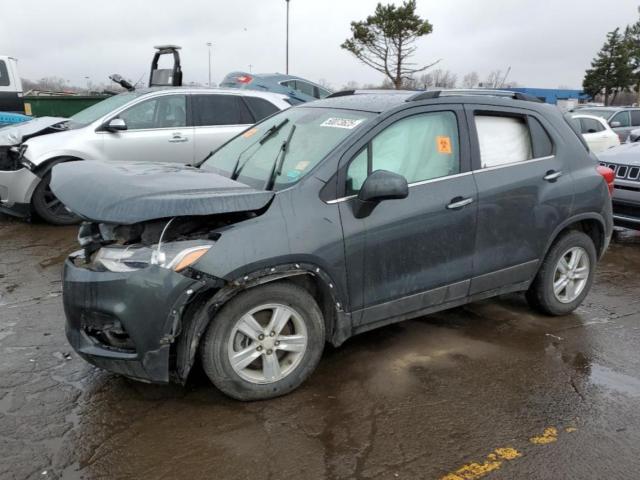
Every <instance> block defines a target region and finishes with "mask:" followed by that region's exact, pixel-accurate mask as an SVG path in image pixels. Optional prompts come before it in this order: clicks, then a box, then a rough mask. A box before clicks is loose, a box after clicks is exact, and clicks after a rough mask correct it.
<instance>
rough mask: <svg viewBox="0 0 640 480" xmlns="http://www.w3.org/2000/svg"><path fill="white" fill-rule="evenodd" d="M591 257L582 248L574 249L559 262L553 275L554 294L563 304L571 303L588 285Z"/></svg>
mask: <svg viewBox="0 0 640 480" xmlns="http://www.w3.org/2000/svg"><path fill="white" fill-rule="evenodd" d="M590 267H591V265H590V262H589V255H588V254H587V252H586V250H585V249H584V248H582V247H572V248H570V249H569V250H567V251H566V252H565V253H564V254H563V255H562V256H561V257H560V259H559V260H558V263H557V264H556V269H555V272H554V275H553V294H554V296H555V297H556V299H557V300H558V301H559V302H561V303H571V302H573V301H574V300H575V299H576V298H578V297H579V296H580V294H581V293H582V291H583V290H584V288H585V287H586V285H587V281H588V280H589V273H590Z"/></svg>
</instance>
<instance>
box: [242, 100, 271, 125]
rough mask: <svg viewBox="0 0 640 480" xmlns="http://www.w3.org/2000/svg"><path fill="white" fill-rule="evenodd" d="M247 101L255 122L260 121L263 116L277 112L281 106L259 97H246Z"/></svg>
mask: <svg viewBox="0 0 640 480" xmlns="http://www.w3.org/2000/svg"><path fill="white" fill-rule="evenodd" d="M244 100H245V102H247V105H248V106H249V109H250V110H251V113H253V118H254V121H255V122H259V121H260V120H262V119H263V118H266V117H268V116H269V115H271V114H273V113H276V112H277V111H278V110H279V108H278V107H276V106H275V105H274V104H273V103H271V102H269V101H268V100H265V99H264V98H259V97H244Z"/></svg>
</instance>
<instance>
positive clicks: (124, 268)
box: [93, 241, 213, 272]
mask: <svg viewBox="0 0 640 480" xmlns="http://www.w3.org/2000/svg"><path fill="white" fill-rule="evenodd" d="M212 245H213V242H203V241H186V242H169V243H163V244H160V245H152V246H149V247H144V246H137V245H131V246H127V247H122V246H108V247H102V248H101V249H100V250H98V252H97V253H96V255H95V256H94V258H93V263H94V264H95V265H96V266H99V267H102V268H104V269H106V270H109V271H110V272H133V271H135V270H140V269H142V268H146V267H148V266H150V265H158V266H159V267H162V268H167V269H169V270H174V271H176V272H180V271H182V270H184V269H185V268H187V267H189V266H190V265H192V264H194V263H195V262H196V261H197V260H199V259H200V257H202V256H203V255H204V254H205V253H207V252H208V251H209V249H210V248H211V247H212Z"/></svg>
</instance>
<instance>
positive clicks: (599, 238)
mask: <svg viewBox="0 0 640 480" xmlns="http://www.w3.org/2000/svg"><path fill="white" fill-rule="evenodd" d="M568 230H578V231H580V232H584V233H586V234H587V235H588V236H589V238H591V240H592V241H593V244H594V245H595V247H596V252H597V254H598V257H600V256H601V255H602V254H603V253H604V252H603V249H604V245H605V233H604V227H603V226H602V224H601V223H600V222H599V221H597V220H595V219H584V220H578V221H576V222H574V223H571V224H569V225H567V226H566V227H564V228H563V229H562V230H561V231H560V232H558V235H556V238H554V240H553V242H552V243H555V241H556V240H557V239H558V238H559V237H560V235H562V234H563V233H564V232H566V231H568Z"/></svg>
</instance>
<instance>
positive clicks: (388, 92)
mask: <svg viewBox="0 0 640 480" xmlns="http://www.w3.org/2000/svg"><path fill="white" fill-rule="evenodd" d="M399 93H400V94H404V95H407V94H410V93H415V92H414V91H413V90H394V89H388V88H379V89H378V88H365V89H360V90H357V89H356V90H342V91H340V92H334V93H332V94H331V95H327V96H326V97H324V98H335V97H346V96H349V95H396V94H399Z"/></svg>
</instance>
